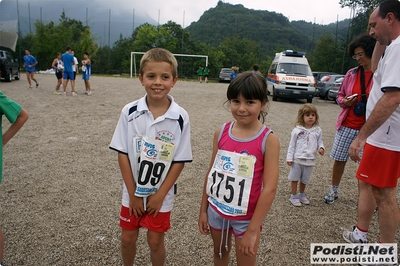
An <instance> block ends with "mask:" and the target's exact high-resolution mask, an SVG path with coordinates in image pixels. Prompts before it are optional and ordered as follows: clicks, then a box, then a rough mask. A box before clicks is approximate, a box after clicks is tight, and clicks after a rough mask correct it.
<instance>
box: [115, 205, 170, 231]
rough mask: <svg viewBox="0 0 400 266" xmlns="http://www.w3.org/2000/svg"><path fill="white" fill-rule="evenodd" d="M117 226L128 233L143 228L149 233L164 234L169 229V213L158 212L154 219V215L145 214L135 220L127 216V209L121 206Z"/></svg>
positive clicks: (133, 217)
mask: <svg viewBox="0 0 400 266" xmlns="http://www.w3.org/2000/svg"><path fill="white" fill-rule="evenodd" d="M119 225H120V226H121V228H122V229H125V230H130V231H134V230H138V229H139V228H140V227H144V228H147V229H149V230H151V231H155V232H159V233H164V232H167V231H168V229H170V228H171V212H159V213H158V214H157V216H156V217H154V214H152V215H147V214H145V215H143V216H139V217H138V218H135V216H134V215H132V216H129V208H127V207H125V206H122V207H121V213H120V219H119Z"/></svg>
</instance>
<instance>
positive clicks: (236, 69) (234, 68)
mask: <svg viewBox="0 0 400 266" xmlns="http://www.w3.org/2000/svg"><path fill="white" fill-rule="evenodd" d="M232 70H233V72H232V73H231V82H232V80H233V79H234V78H236V76H237V75H238V72H239V68H238V67H235V66H233V67H232Z"/></svg>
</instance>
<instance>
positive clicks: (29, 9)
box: [28, 2, 32, 35]
mask: <svg viewBox="0 0 400 266" xmlns="http://www.w3.org/2000/svg"><path fill="white" fill-rule="evenodd" d="M28 17H29V34H30V35H32V27H31V5H30V3H29V2H28Z"/></svg>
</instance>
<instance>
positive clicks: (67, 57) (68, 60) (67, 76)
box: [61, 45, 77, 96]
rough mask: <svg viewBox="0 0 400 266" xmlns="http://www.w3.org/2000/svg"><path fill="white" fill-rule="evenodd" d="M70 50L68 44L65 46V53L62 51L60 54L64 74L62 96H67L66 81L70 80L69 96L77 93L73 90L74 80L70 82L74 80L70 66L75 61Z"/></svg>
mask: <svg viewBox="0 0 400 266" xmlns="http://www.w3.org/2000/svg"><path fill="white" fill-rule="evenodd" d="M71 51H72V49H71V46H69V45H68V46H67V47H66V48H65V53H63V54H62V56H61V60H62V61H63V64H64V75H63V79H64V81H63V89H64V96H67V85H68V81H71V96H76V95H77V94H76V92H75V82H72V81H74V80H75V78H74V71H73V68H72V66H73V65H74V64H75V62H74V56H73V55H72V53H71Z"/></svg>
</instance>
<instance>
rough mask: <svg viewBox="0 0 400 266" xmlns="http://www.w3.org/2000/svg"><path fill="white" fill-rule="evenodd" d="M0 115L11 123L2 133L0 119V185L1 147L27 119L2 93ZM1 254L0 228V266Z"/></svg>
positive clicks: (0, 234) (0, 235) (0, 169)
mask: <svg viewBox="0 0 400 266" xmlns="http://www.w3.org/2000/svg"><path fill="white" fill-rule="evenodd" d="M0 115H1V116H3V115H4V116H5V117H6V118H7V119H8V121H9V122H10V123H11V125H10V127H9V128H8V129H7V130H6V131H5V132H4V134H3V132H2V129H3V126H2V119H0V131H1V134H0V136H1V142H2V145H1V147H0V184H1V181H2V177H3V147H4V146H5V145H6V144H7V143H8V142H9V141H10V139H11V138H12V137H14V136H15V134H17V132H18V131H19V130H20V129H21V127H22V126H23V125H24V124H25V122H26V120H28V118H29V114H28V112H27V111H26V110H25V109H24V108H22V107H21V105H19V104H18V103H16V102H14V101H13V100H11V99H9V98H8V97H7V96H5V95H4V94H3V93H2V92H0ZM3 254H4V234H3V232H2V231H1V228H0V265H3Z"/></svg>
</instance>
